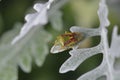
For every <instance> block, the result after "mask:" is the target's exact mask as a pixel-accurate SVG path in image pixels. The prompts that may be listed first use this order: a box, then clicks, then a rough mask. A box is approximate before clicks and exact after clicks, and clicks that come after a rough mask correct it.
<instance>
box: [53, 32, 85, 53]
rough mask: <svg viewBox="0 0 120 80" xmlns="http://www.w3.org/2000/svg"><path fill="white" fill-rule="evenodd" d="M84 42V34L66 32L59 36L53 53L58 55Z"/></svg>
mask: <svg viewBox="0 0 120 80" xmlns="http://www.w3.org/2000/svg"><path fill="white" fill-rule="evenodd" d="M82 40H83V34H82V33H79V32H67V31H66V32H65V33H64V34H61V35H59V36H57V39H56V40H55V43H54V45H53V47H52V48H51V53H58V52H62V51H64V50H67V49H70V48H73V47H74V46H75V45H76V44H77V43H79V42H80V41H82Z"/></svg>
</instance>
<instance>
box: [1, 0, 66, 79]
mask: <svg viewBox="0 0 120 80" xmlns="http://www.w3.org/2000/svg"><path fill="white" fill-rule="evenodd" d="M67 1H68V0H60V1H57V0H56V1H55V2H54V1H53V0H49V1H48V2H46V3H44V4H43V3H36V4H35V5H34V9H35V10H36V12H35V13H32V14H27V15H26V16H25V20H26V23H25V24H24V25H21V24H16V25H15V27H14V29H13V30H11V31H8V32H7V33H5V34H4V35H2V38H1V40H0V80H17V79H18V69H17V68H18V66H20V68H21V69H22V70H23V71H24V72H30V71H31V67H32V59H33V60H34V62H35V63H36V65H37V66H42V64H43V62H44V60H45V58H46V56H47V54H48V53H49V49H48V42H49V41H50V40H51V38H52V36H51V35H50V33H48V32H47V31H45V29H44V27H42V26H44V25H45V24H47V22H48V21H49V20H52V21H50V22H51V23H52V24H53V25H54V28H55V29H56V26H59V27H62V22H61V21H62V20H61V19H62V18H61V17H62V14H61V12H60V11H59V8H60V7H62V6H63V5H64V4H65V3H66V2H67ZM51 4H52V5H51ZM54 12H57V14H56V17H55V16H54V18H53V19H52V17H51V16H53V13H54ZM56 21H57V22H56ZM55 22H56V24H55ZM21 27H22V28H21ZM59 29H62V28H59ZM59 29H57V30H59ZM19 32H20V34H19ZM18 34H19V35H18ZM16 35H18V36H16ZM11 43H12V45H11Z"/></svg>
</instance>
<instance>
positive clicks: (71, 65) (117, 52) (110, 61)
mask: <svg viewBox="0 0 120 80" xmlns="http://www.w3.org/2000/svg"><path fill="white" fill-rule="evenodd" d="M98 16H99V20H100V26H99V27H98V28H96V29H91V28H82V27H76V26H73V27H71V28H70V31H71V32H80V33H82V34H84V36H85V38H88V37H93V36H100V37H101V41H100V43H99V44H98V45H97V46H94V47H91V48H84V49H79V48H73V49H72V50H71V51H70V52H69V53H70V55H71V56H70V58H69V59H67V60H66V61H65V62H64V63H63V64H62V66H61V68H60V73H65V72H68V71H74V70H75V69H76V68H78V66H79V65H80V64H81V63H82V62H84V61H85V60H86V59H87V58H89V57H91V56H93V55H96V54H99V53H102V54H103V60H102V62H101V64H100V66H98V67H97V68H95V69H93V70H91V71H89V72H87V73H85V74H83V75H82V76H80V77H79V78H78V79H77V80H120V36H119V35H117V32H118V31H117V30H118V28H117V26H115V27H114V29H113V35H112V42H111V45H110V47H109V45H108V38H107V37H108V33H107V32H108V31H107V27H108V26H109V24H110V23H109V20H108V9H107V6H106V1H105V0H100V4H99V9H98ZM79 44H80V43H79ZM79 44H78V46H79ZM58 52H59V51H58Z"/></svg>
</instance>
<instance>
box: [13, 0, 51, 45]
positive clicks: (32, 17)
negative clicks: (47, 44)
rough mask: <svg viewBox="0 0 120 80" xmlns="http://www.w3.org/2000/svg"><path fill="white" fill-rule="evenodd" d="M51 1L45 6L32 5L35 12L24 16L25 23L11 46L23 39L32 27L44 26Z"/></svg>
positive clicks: (39, 4) (40, 4)
mask: <svg viewBox="0 0 120 80" xmlns="http://www.w3.org/2000/svg"><path fill="white" fill-rule="evenodd" d="M52 2H53V1H51V0H49V1H48V2H46V3H45V4H42V3H37V4H35V5H34V9H35V10H36V11H37V12H36V13H33V14H28V15H26V16H25V20H26V21H27V22H26V23H25V24H24V25H23V27H22V29H21V31H20V34H19V35H18V36H17V37H15V39H13V41H12V44H15V43H16V42H17V41H18V40H20V39H21V38H23V37H24V36H25V35H26V34H27V33H28V32H29V31H30V30H31V29H32V28H33V27H35V26H37V25H41V26H42V25H45V24H46V23H47V22H48V17H47V10H48V9H49V8H48V7H50V5H51V4H52Z"/></svg>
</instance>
